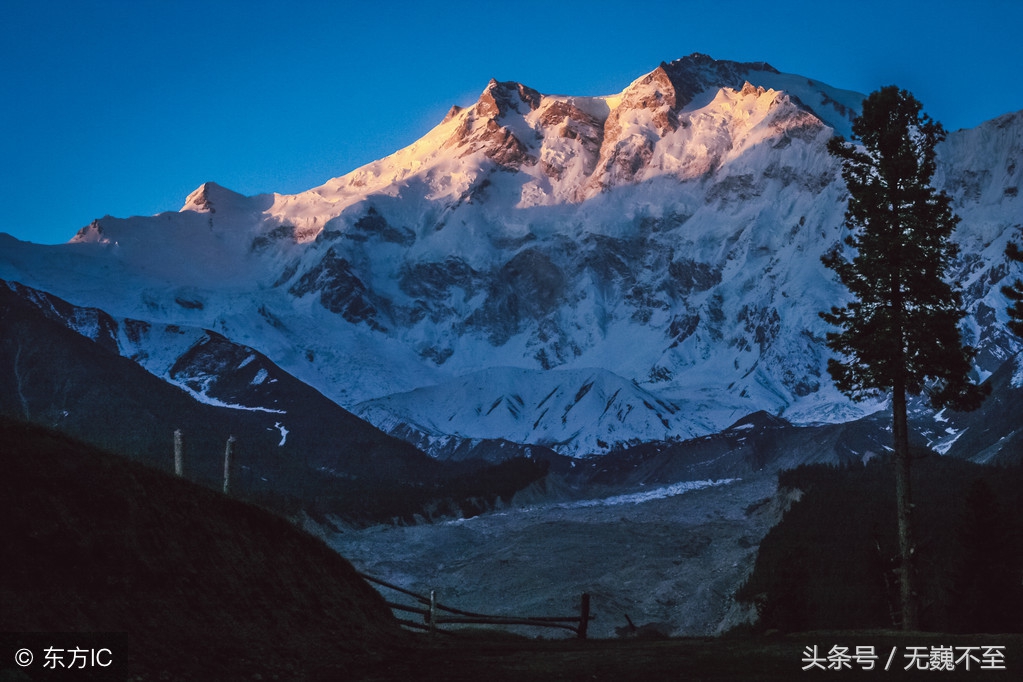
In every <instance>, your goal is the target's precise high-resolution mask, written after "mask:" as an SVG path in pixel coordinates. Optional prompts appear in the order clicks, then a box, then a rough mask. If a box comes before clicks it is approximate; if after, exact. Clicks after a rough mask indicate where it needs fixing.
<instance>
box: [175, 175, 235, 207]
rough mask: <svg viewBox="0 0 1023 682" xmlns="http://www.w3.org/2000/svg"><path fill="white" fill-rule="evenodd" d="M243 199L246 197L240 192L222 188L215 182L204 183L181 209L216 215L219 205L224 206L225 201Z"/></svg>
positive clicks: (189, 196)
mask: <svg viewBox="0 0 1023 682" xmlns="http://www.w3.org/2000/svg"><path fill="white" fill-rule="evenodd" d="M242 198H244V196H243V195H241V194H239V193H238V192H234V191H232V190H229V189H227V188H225V187H221V186H220V185H218V184H217V183H215V182H204V183H203V184H201V185H200V186H199V187H198V188H197V189H196V190H195V191H193V192H192V193H191V194H189V195H188V198H187V199H185V205H184V206H182V207H181V210H182V211H196V212H197V213H216V212H217V208H216V207H217V206H218V205H222V204H223V203H224V202H225V201H233V200H235V199H242Z"/></svg>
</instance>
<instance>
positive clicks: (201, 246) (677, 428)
mask: <svg viewBox="0 0 1023 682" xmlns="http://www.w3.org/2000/svg"><path fill="white" fill-rule="evenodd" d="M862 99H863V96H862V95H860V94H857V93H853V92H849V91H844V90H839V89H836V88H833V87H831V86H828V85H825V84H823V83H820V82H817V81H813V80H810V79H807V78H805V77H802V76H796V75H789V74H782V73H779V72H778V71H776V70H775V69H773V68H772V67H770V66H769V65H767V64H760V63H758V64H740V63H735V62H727V61H716V60H713V59H711V58H710V57H706V56H703V55H691V56H689V57H685V58H683V59H680V60H677V61H675V62H672V63H669V64H661V65H660V66H659V67H657V68H656V69H655V70H654V71H652V72H651V73H649V74H647V75H645V76H643V77H641V78H639V79H637V80H636V81H634V82H633V83H631V84H630V85H629V86H628V87H626V88H625V89H624V90H623V91H622V92H621V93H618V94H615V95H608V96H600V97H584V96H562V95H550V94H542V93H539V92H537V91H535V90H533V89H531V88H529V87H527V86H525V85H522V84H518V83H499V82H496V81H491V82H490V83H489V84H488V85H487V86H486V88H485V89H484V91H483V93H482V94H481V95H480V98H479V100H478V101H477V102H476V103H475V104H474V105H473V106H471V107H466V108H464V109H459V108H457V107H454V108H452V110H451V111H450V112H449V113H448V115H447V116H446V117H445V119H444V120H443V121H442V122H441V123H440V124H439V125H438V126H437V127H436V128H434V129H433V130H432V131H431V132H429V133H428V134H427V135H426V136H424V137H423V138H422V139H420V140H418V141H417V142H415V143H414V144H412V145H411V146H409V147H407V148H405V149H402V150H399V151H397V152H395V153H394V154H392V155H391V156H388V157H386V158H384V159H381V160H379V161H376V162H373V163H371V164H368V165H366V166H363V167H361V168H358V169H356V170H354V171H352V172H350V173H348V174H346V175H343V176H341V177H338V178H335V179H332V180H330V181H328V182H327V183H325V184H324V185H322V186H320V187H317V188H314V189H311V190H309V191H306V192H302V193H300V194H295V195H280V194H272V195H259V196H254V197H245V196H242V195H239V194H237V193H234V192H232V191H230V190H227V189H225V188H223V187H220V186H218V185H216V184H214V183H206V184H204V185H202V186H201V187H199V188H198V189H197V190H196V191H195V192H193V193H192V194H191V195H190V196H189V197H188V198H187V199H186V202H185V204H184V206H183V207H182V209H181V210H180V211H178V212H168V213H162V214H159V215H156V216H152V217H134V218H128V219H118V218H112V217H105V218H101V219H99V220H96V221H94V222H93V223H92V224H90V225H89V226H87V227H85V228H83V229H82V230H81V231H80V232H79V233H78V234H77V235H76V236H75V237H74V238H73V239H72V240H71V241H70V242H69V243H68V244H64V245H59V246H39V245H34V244H29V243H24V242H19V241H17V240H14V239H13V238H11V237H8V236H6V235H0V278H3V279H6V280H9V281H17V282H21V283H23V284H25V285H28V286H31V287H35V288H37V289H41V290H44V291H48V292H52V293H53V294H55V295H57V296H60V297H62V298H64V299H67V300H68V301H70V302H72V303H74V304H76V305H78V306H90V307H94V308H98V309H101V310H103V311H106V312H107V313H108V314H110V315H113V316H115V317H118V318H129V319H134V320H144V321H146V322H147V323H149V324H152V325H154V326H155V327H154V328H160V329H163V328H166V326H167V325H173V326H175V327H178V328H181V329H193V330H201V332H196V334H195V335H193V336H194V337H195V338H194V339H193V338H192V337H191V336H190V337H188V340H189V343H188V344H186V343H185V342H184V341H182V338H183V337H179V336H174V337H168V336H166V335H154V334H149V335H140V336H139V337H138V338H127V337H126V338H123V339H120V340H119V350H120V352H121V353H122V354H123V355H125V356H126V357H132V358H135V359H136V360H137V361H138V362H139V363H140V364H141V365H142V366H144V367H146V368H147V369H148V370H150V371H151V372H152V373H154V374H156V375H157V376H160V377H162V378H164V379H165V380H168V381H172V382H177V383H179V384H183V385H186V386H188V387H190V388H191V389H192V390H194V391H197V392H199V393H200V394H202V395H206V396H209V397H212V396H214V395H215V392H214V387H215V386H217V385H218V381H217V378H216V376H213V375H212V374H215V373H216V372H215V371H213V372H212V374H210V371H207V374H206V375H204V376H202V377H197V376H194V375H192V374H181V373H180V372H176V371H175V369H174V368H175V367H176V366H178V363H179V361H180V360H181V358H183V357H185V356H186V355H189V354H192V356H194V355H195V354H196V353H197V352H199V351H200V350H201V348H198V349H197V348H196V347H194V344H210V343H214V342H215V341H216V340H217V339H218V338H223V339H228V340H230V342H232V343H234V344H240V345H242V346H245V347H249V348H251V349H255V350H256V351H258V352H259V353H260V354H262V356H265V357H266V358H268V359H269V360H271V361H272V362H273V363H275V364H276V365H277V366H279V367H280V368H282V369H283V370H285V371H286V372H288V373H289V374H290V375H292V376H294V377H296V378H298V379H300V380H301V381H304V382H306V383H308V384H309V385H310V386H312V387H313V388H315V389H317V390H318V391H319V392H321V393H322V394H324V395H325V396H327V397H328V398H330V399H331V400H333V401H335V402H336V403H337V404H339V405H341V406H342V407H345V408H346V409H349V410H352V411H354V412H356V413H357V414H359V415H360V416H362V417H364V418H366V419H368V420H369V421H371V422H372V423H373V424H376V425H378V426H380V427H381V428H383V429H385V430H387V431H390V432H392V433H395V434H400V435H401V436H402V437H403V438H406V439H409V440H411V441H413V442H415V443H416V444H417V445H419V446H420V447H423V448H425V449H427V450H428V451H429V450H431V449H433V448H434V447H435V446H436V447H441V446H442V445H443V446H444V447H447V446H449V445H450V443H451V440H452V438H455V439H503V440H506V441H512V442H516V443H523V444H534V445H543V446H548V447H551V448H553V449H555V450H556V451H558V452H560V453H563V454H569V455H585V454H591V453H600V452H606V451H608V450H610V449H612V448H614V447H615V446H617V445H621V444H628V443H635V442H645V441H651V440H663V439H671V438H688V437H692V436H697V435H701V434H706V433H712V432H716V431H719V430H721V429H724V428H725V427H726V426H728V425H729V424H732V423H733V422H735V421H736V420H737V419H739V418H740V417H742V416H743V415H746V414H749V413H752V412H755V411H758V410H764V411H767V412H768V413H771V414H775V415H781V416H783V417H784V418H785V419H787V420H788V421H790V422H794V423H808V422H826V421H841V420H846V419H851V418H854V417H857V416H860V415H863V414H865V413H867V412H869V411H871V410H873V409H876V408H877V407H879V406H877V405H862V404H852V403H850V402H849V401H848V400H847V399H845V398H844V397H843V396H841V395H840V394H839V393H838V392H837V391H836V390H835V389H834V387H833V386H832V384H831V382H830V379H829V378H828V375H827V373H826V371H825V367H826V363H827V357H828V351H827V349H826V348H825V346H824V335H825V333H826V332H827V331H828V328H827V327H826V325H824V323H823V322H822V321H821V320H820V319H819V317H818V311H821V310H826V309H828V308H829V307H830V306H831V305H833V304H834V303H836V302H837V301H839V300H840V299H841V297H842V296H843V295H844V292H843V290H842V289H841V287H840V285H838V284H837V283H836V282H835V280H834V277H833V273H831V272H830V271H828V270H827V269H826V268H824V266H823V265H822V264H821V262H820V256H821V255H822V254H824V253H825V252H827V251H829V250H831V249H834V248H838V247H839V246H840V244H841V238H842V236H843V227H842V222H843V213H844V204H845V198H846V192H845V189H844V186H843V184H842V182H841V179H840V174H839V167H838V164H837V163H836V161H835V160H834V159H832V158H831V157H830V156H829V155H828V153H827V151H826V148H825V145H826V142H827V140H828V139H829V138H830V137H831V136H832V135H834V134H836V133H837V134H845V135H847V134H848V133H849V130H850V125H851V121H852V119H853V117H854V116H855V115H856V113H857V111H858V107H859V103H860V102H861V101H862ZM1021 174H1023V112H1019V113H1016V114H1009V115H1006V116H1004V117H1001V118H999V119H996V120H994V121H991V122H988V123H985V124H984V125H982V126H979V127H978V128H976V129H973V130H965V131H957V132H954V133H951V134H950V135H949V136H948V140H947V141H946V142H945V143H944V144H943V145H942V147H941V148H940V158H939V169H938V173H937V176H936V182H937V184H938V185H939V187H940V188H943V189H945V190H947V191H948V192H949V193H950V194H951V195H952V196H953V198H954V201H955V203H954V207H955V210H956V211H957V213H958V214H959V215H960V216H961V217H962V218H963V220H962V223H961V224H960V227H959V228H958V230H957V233H956V237H955V238H956V240H957V241H958V242H959V243H960V244H961V246H962V253H961V257H960V260H959V262H958V263H957V272H956V275H957V276H958V277H959V278H960V279H961V281H962V282H963V284H964V286H965V291H966V300H967V304H968V305H969V309H970V312H971V316H970V317H969V318H968V325H967V327H968V328H967V336H968V338H967V340H968V341H969V342H971V343H973V344H975V345H978V346H979V347H980V348H981V350H982V353H981V355H980V356H979V358H978V371H979V372H980V373H981V374H982V375H987V374H990V373H992V372H994V371H995V370H996V369H997V368H998V366H999V365H1000V364H1001V363H1003V362H1004V361H1005V360H1007V359H1008V358H1009V357H1010V356H1011V354H1012V353H1014V352H1015V351H1017V350H1018V349H1019V344H1018V342H1017V340H1015V339H1013V338H1012V337H1011V335H1009V334H1008V333H1007V332H1006V331H1005V329H1004V322H1005V311H1004V308H1005V301H1004V299H1003V298H1002V296H1001V294H1000V293H999V288H1000V286H1001V285H1002V284H1003V283H1004V282H1006V281H1007V279H1006V278H1012V277H1015V276H1018V275H1019V271H1018V269H1014V268H1013V267H1010V265H1009V264H1007V262H1006V260H1005V258H1004V256H1003V250H1004V246H1005V243H1006V242H1007V241H1008V240H1010V239H1018V238H1019V236H1020V224H1021V222H1023V221H1021V220H1020V218H1019V216H1020V215H1023V204H1021V203H1020V202H1021V201H1023V199H1021V198H1020V197H1019V192H1018V189H1019V185H1020V179H1021ZM179 342H180V343H179ZM193 359H194V358H193ZM237 360H238V363H239V364H240V363H241V362H242V361H243V360H244V358H237ZM189 366H192V367H194V366H195V363H194V362H193V363H191V364H190V365H189ZM207 370H209V368H207ZM204 371H206V370H204ZM257 393H258V392H257ZM249 399H250V401H254V402H252V403H251V404H250V405H248V406H249V407H254V406H259V407H263V408H266V409H274V408H273V406H272V405H262V404H258V405H257V403H258V395H255V394H254V395H252V396H250V398H249Z"/></svg>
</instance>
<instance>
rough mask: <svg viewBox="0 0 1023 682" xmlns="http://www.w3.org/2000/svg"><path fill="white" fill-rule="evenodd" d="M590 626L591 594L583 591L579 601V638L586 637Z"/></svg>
mask: <svg viewBox="0 0 1023 682" xmlns="http://www.w3.org/2000/svg"><path fill="white" fill-rule="evenodd" d="M589 627H590V595H589V593H588V592H583V597H582V599H581V600H580V603H579V631H578V632H579V639H586V630H587V629H588V628H589Z"/></svg>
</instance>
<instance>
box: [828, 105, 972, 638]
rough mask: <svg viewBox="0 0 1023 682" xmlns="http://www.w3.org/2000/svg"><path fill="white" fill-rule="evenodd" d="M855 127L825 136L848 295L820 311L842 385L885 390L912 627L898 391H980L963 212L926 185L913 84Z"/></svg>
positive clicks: (932, 125) (955, 398)
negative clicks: (965, 295)
mask: <svg viewBox="0 0 1023 682" xmlns="http://www.w3.org/2000/svg"><path fill="white" fill-rule="evenodd" d="M852 130H853V135H854V140H856V141H858V142H859V144H850V143H847V142H846V141H845V140H844V139H843V138H841V137H836V138H834V139H832V140H831V142H830V143H829V145H828V151H829V152H831V154H832V155H834V156H836V157H838V158H839V159H841V161H842V178H843V179H844V180H845V183H846V187H847V189H848V190H849V203H848V207H847V209H846V214H845V219H846V227H848V228H849V230H850V231H851V234H849V235H848V236H847V237H846V239H845V243H846V244H847V245H848V246H849V247H851V248H852V249H853V251H852V258H851V260H846V259H845V258H844V257H843V254H842V253H840V252H839V251H838V250H835V251H833V252H832V253H830V254H828V255H826V256H825V257H824V259H823V261H824V264H825V265H826V266H827V267H829V268H831V269H832V270H834V271H835V272H836V273H837V275H838V278H839V280H840V281H841V282H842V284H844V285H845V286H846V287H847V288H848V289H849V292H850V293H851V294H852V300H851V301H850V302H849V303H848V304H846V305H845V306H842V307H838V306H836V307H833V308H832V309H831V310H830V312H823V313H821V317H823V318H824V320H825V321H827V322H829V323H830V324H832V325H834V326H836V327H839V328H841V331H840V332H832V333H829V334H828V337H827V338H828V345H829V346H830V347H831V349H832V350H833V351H835V352H836V354H837V355H838V357H837V358H832V359H831V360H829V361H828V371H829V372H830V374H831V376H832V378H833V379H834V380H835V384H836V385H837V386H838V388H839V389H840V390H842V391H843V392H844V393H846V394H847V395H848V396H850V397H851V398H853V399H854V400H862V399H865V398H870V397H880V396H883V395H885V394H889V395H890V396H891V405H892V434H893V446H894V462H895V480H896V507H897V512H898V536H899V553H900V558H901V567H900V568H901V570H900V596H901V602H902V627H903V629H906V630H915V629H918V628H919V624H920V621H919V608H918V600H917V594H916V577H915V575H914V565H913V564H914V561H913V555H914V552H915V546H914V538H913V523H912V491H911V486H910V454H909V430H908V425H907V419H906V396H907V395H908V394H911V395H919V394H920V393H922V392H926V394H927V396H928V397H929V398H930V402H931V404H932V405H934V406H935V407H952V408H953V409H958V410H969V409H974V408H976V407H978V406H979V405H980V403H981V401H982V400H983V398H984V392H983V391H982V390H981V387H979V386H977V385H975V384H974V383H973V382H972V381H971V380H970V369H971V360H972V358H973V356H974V355H975V353H976V351H975V350H974V349H973V348H971V347H969V346H964V345H963V344H962V340H961V338H960V334H959V321H960V320H961V319H962V317H963V316H964V315H965V312H964V311H963V310H962V303H961V295H960V292H959V290H958V287H957V286H954V285H952V284H950V283H949V282H948V280H947V279H946V270H947V269H948V266H949V265H950V264H951V262H952V260H953V258H955V256H956V252H957V249H956V246H955V244H953V243H952V242H951V240H950V237H951V234H952V230H953V229H954V228H955V226H956V223H958V222H959V218H958V217H957V216H956V215H955V214H954V213H953V212H952V209H951V206H950V199H949V197H948V196H947V195H946V194H945V193H944V192H937V191H935V190H934V189H933V188H932V187H931V186H930V181H931V177H932V176H933V174H934V168H935V152H934V148H935V145H936V144H937V143H938V142H940V141H941V140H943V139H944V137H945V131H944V129H943V128H942V126H941V124H939V123H936V122H934V121H933V120H931V118H930V117H929V116H927V115H926V114H923V113H921V104H920V103H919V102H918V101H917V100H916V99H915V98H914V97H913V96H912V95H911V94H910V93H908V92H906V91H905V90H899V89H898V88H897V87H895V86H889V87H885V88H882V89H880V90H878V91H876V92H874V93H872V94H871V95H870V96H869V97H868V98H867V99H866V100H865V101H864V102H863V112H862V114H861V115H860V116H859V118H857V119H856V120H855V121H854V123H853V128H852Z"/></svg>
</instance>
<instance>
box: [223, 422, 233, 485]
mask: <svg viewBox="0 0 1023 682" xmlns="http://www.w3.org/2000/svg"><path fill="white" fill-rule="evenodd" d="M234 442H235V437H234V436H231V437H229V438H228V439H227V447H225V448H224V494H225V495H230V494H231V466H232V463H233V462H232V460H234Z"/></svg>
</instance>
